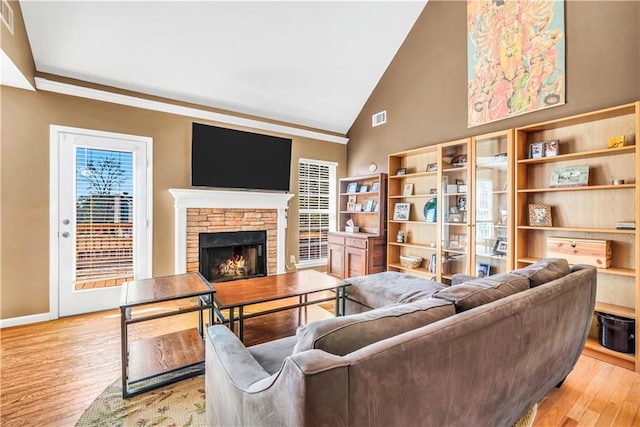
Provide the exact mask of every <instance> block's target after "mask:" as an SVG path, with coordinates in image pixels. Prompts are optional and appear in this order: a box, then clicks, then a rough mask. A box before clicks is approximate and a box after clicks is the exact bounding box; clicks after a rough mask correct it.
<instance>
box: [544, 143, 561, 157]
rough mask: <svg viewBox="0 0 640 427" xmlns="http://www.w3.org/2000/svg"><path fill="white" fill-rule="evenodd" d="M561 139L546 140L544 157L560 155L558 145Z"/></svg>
mask: <svg viewBox="0 0 640 427" xmlns="http://www.w3.org/2000/svg"><path fill="white" fill-rule="evenodd" d="M559 144H560V141H559V140H557V139H553V140H551V141H545V142H544V157H553V156H557V155H558V146H559Z"/></svg>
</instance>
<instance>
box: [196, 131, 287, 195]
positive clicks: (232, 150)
mask: <svg viewBox="0 0 640 427" xmlns="http://www.w3.org/2000/svg"><path fill="white" fill-rule="evenodd" d="M290 175H291V139H287V138H279V137H275V136H269V135H260V134H257V133H251V132H244V131H239V130H234V129H225V128H221V127H217V126H209V125H203V124H200V123H193V129H192V135H191V185H192V186H194V187H215V188H229V189H247V190H264V191H279V192H289V179H290Z"/></svg>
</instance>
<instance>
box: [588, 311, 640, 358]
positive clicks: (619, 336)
mask: <svg viewBox="0 0 640 427" xmlns="http://www.w3.org/2000/svg"><path fill="white" fill-rule="evenodd" d="M597 315H598V335H599V336H600V345H602V346H604V347H606V348H608V349H611V350H615V351H619V352H621V353H635V352H636V338H635V330H636V321H635V320H634V319H627V318H626V317H621V316H615V315H613V314H608V313H597Z"/></svg>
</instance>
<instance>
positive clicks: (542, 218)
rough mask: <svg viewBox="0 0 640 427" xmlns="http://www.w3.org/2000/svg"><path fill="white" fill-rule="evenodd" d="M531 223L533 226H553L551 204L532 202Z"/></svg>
mask: <svg viewBox="0 0 640 427" xmlns="http://www.w3.org/2000/svg"><path fill="white" fill-rule="evenodd" d="M529 225H530V226H532V227H551V226H552V221H551V205H545V204H542V203H532V204H530V205H529Z"/></svg>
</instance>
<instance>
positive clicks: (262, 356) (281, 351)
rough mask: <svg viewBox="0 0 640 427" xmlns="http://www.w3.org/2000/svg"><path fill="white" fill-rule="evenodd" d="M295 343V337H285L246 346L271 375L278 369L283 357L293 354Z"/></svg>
mask: <svg viewBox="0 0 640 427" xmlns="http://www.w3.org/2000/svg"><path fill="white" fill-rule="evenodd" d="M295 345H296V337H286V338H280V339H278V340H273V341H267V342H265V343H262V344H256V345H252V346H251V347H247V350H249V353H251V355H252V356H253V358H254V359H256V361H257V362H258V363H259V364H260V366H262V369H264V370H265V371H267V372H268V373H269V375H273V374H275V373H276V372H278V371H279V370H280V368H281V367H282V363H283V362H284V359H286V358H287V357H289V356H291V355H292V354H293V347H294V346H295Z"/></svg>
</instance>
